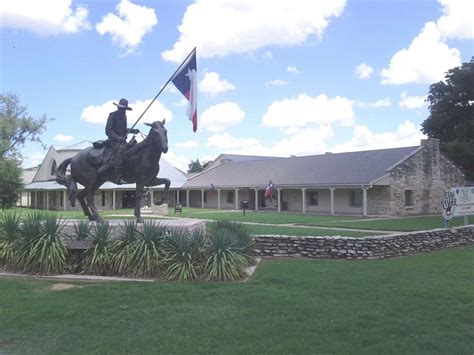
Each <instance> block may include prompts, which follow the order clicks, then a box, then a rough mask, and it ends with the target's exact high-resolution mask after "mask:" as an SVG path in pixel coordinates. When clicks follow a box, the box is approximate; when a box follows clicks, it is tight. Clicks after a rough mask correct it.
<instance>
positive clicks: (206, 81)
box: [199, 72, 235, 95]
mask: <svg viewBox="0 0 474 355" xmlns="http://www.w3.org/2000/svg"><path fill="white" fill-rule="evenodd" d="M234 89H235V86H234V85H232V84H231V83H230V82H228V81H227V80H225V79H221V78H220V77H219V74H217V73H215V72H209V73H206V75H204V78H203V79H202V80H201V82H200V83H199V90H200V91H202V92H205V93H208V94H210V95H217V94H221V93H224V92H226V91H229V90H234Z"/></svg>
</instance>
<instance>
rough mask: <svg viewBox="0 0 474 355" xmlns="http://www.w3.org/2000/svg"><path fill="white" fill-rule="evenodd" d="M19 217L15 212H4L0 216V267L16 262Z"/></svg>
mask: <svg viewBox="0 0 474 355" xmlns="http://www.w3.org/2000/svg"><path fill="white" fill-rule="evenodd" d="M19 225H20V216H19V215H18V214H17V213H16V212H15V211H13V212H5V213H3V214H1V216H0V267H5V266H11V265H12V264H14V263H16V262H17V256H18V254H17V248H18V246H19V239H20V233H19V232H20V230H19Z"/></svg>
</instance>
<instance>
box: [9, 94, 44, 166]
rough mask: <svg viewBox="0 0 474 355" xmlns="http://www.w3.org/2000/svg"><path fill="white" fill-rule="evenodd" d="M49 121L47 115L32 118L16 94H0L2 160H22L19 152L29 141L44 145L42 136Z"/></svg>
mask: <svg viewBox="0 0 474 355" xmlns="http://www.w3.org/2000/svg"><path fill="white" fill-rule="evenodd" d="M48 121H50V119H48V118H47V117H46V116H45V115H43V116H42V117H40V118H34V117H31V116H30V115H29V114H28V112H27V107H26V106H22V105H21V104H20V100H19V99H18V96H16V95H15V94H11V93H3V94H0V158H5V157H15V158H21V154H20V151H19V150H20V148H21V147H22V146H23V145H24V144H25V143H26V142H28V141H29V142H38V143H40V144H43V143H42V142H41V139H40V136H41V134H42V133H43V132H44V131H45V130H46V123H47V122H48Z"/></svg>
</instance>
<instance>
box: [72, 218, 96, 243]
mask: <svg viewBox="0 0 474 355" xmlns="http://www.w3.org/2000/svg"><path fill="white" fill-rule="evenodd" d="M91 229H92V226H91V225H90V224H89V222H87V221H84V220H80V221H79V222H77V223H74V234H75V237H76V240H86V239H87V238H89V237H90V233H91Z"/></svg>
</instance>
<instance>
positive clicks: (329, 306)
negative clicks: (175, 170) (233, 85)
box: [0, 247, 474, 354]
mask: <svg viewBox="0 0 474 355" xmlns="http://www.w3.org/2000/svg"><path fill="white" fill-rule="evenodd" d="M473 260H474V248H472V247H470V248H458V249H451V250H443V251H437V252H433V253H430V254H424V255H417V256H410V257H403V258H398V259H389V260H381V261H362V262H354V261H334V260H308V259H306V260H276V261H265V262H263V264H262V265H261V266H259V267H258V268H257V271H256V273H255V274H254V276H253V277H252V279H251V280H250V281H249V282H247V283H158V282H157V283H134V282H126V283H125V282H123V283H77V282H76V285H80V286H83V287H82V288H74V289H69V290H64V291H50V290H49V287H50V286H51V285H52V284H54V283H56V282H54V281H43V280H41V281H40V280H26V279H5V278H2V279H0V299H1V300H2V307H0V349H1V352H2V353H21V354H28V353H31V354H32V353H34V354H50V353H65V352H69V353H77V354H84V353H122V354H128V353H140V354H141V353H162V354H174V353H189V354H191V353H192V354H194V353H203V354H209V353H210V354H235V353H272V354H273V353H281V354H287V353H293V354H315V353H331V354H333V353H335V354H346V353H347V354H350V353H353V354H387V353H388V354H407V353H410V354H422V353H423V354H472V353H473V349H474V347H473V346H474V340H473V339H474V338H473V327H474V324H473V323H474V322H473V320H474V282H473V281H474V280H473V274H474V273H473V271H474V270H473ZM61 282H63V283H64V281H61Z"/></svg>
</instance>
